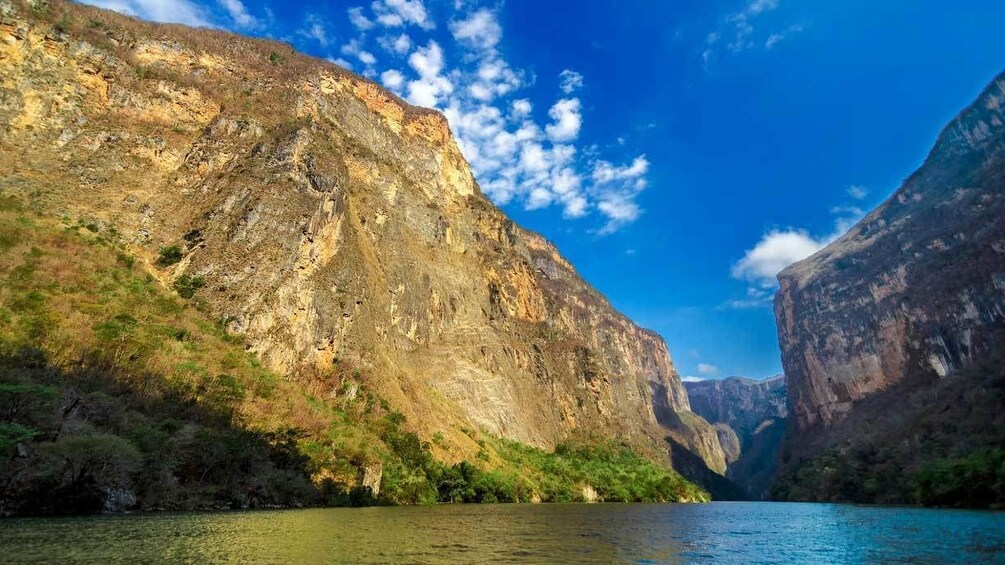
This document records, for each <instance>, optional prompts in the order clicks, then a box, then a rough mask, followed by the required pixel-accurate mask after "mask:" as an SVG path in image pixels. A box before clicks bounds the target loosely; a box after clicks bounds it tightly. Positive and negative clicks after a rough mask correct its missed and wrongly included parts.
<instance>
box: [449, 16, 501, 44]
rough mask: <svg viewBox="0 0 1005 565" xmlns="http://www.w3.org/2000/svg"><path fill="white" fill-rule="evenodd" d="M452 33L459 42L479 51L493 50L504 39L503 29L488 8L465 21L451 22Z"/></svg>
mask: <svg viewBox="0 0 1005 565" xmlns="http://www.w3.org/2000/svg"><path fill="white" fill-rule="evenodd" d="M450 32H451V33H452V34H453V35H454V39H456V40H457V41H460V42H463V43H466V44H468V45H471V46H474V47H477V48H479V49H492V48H493V47H495V46H496V45H497V44H498V43H499V41H500V40H501V39H502V27H500V26H499V22H498V21H497V20H496V17H495V14H494V13H493V12H492V11H491V10H489V9H487V8H482V9H481V10H478V11H477V12H475V13H473V14H471V15H470V16H468V17H467V18H465V19H462V20H455V21H453V22H451V23H450Z"/></svg>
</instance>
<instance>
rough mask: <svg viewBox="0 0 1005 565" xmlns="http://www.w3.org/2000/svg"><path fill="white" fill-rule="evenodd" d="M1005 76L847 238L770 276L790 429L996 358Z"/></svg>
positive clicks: (1003, 306) (1003, 269) (1003, 312)
mask: <svg viewBox="0 0 1005 565" xmlns="http://www.w3.org/2000/svg"><path fill="white" fill-rule="evenodd" d="M1003 120H1005V75H999V76H998V77H997V78H996V79H995V80H994V81H992V82H991V84H990V85H988V87H987V88H986V89H985V90H984V91H983V92H982V93H981V95H980V96H979V97H978V99H977V101H976V102H974V103H973V104H972V105H971V106H970V107H968V108H967V109H966V110H964V111H963V112H962V113H961V114H960V115H959V116H958V117H956V118H955V119H954V120H953V121H952V122H951V123H950V124H949V125H948V126H946V128H945V129H944V130H943V131H942V133H941V135H940V136H939V139H938V141H937V142H936V144H935V147H934V149H933V150H932V151H931V153H930V154H929V156H928V158H927V159H926V160H925V163H924V164H923V165H922V167H921V168H920V169H918V171H917V172H915V173H914V174H912V175H911V176H910V177H909V178H908V179H907V180H906V181H905V182H904V184H903V185H902V186H901V187H900V188H899V189H898V190H897V191H896V192H895V193H894V195H893V196H892V197H891V198H890V199H889V200H887V201H886V202H884V203H883V204H882V205H880V206H879V207H878V208H877V209H876V210H874V211H872V212H871V213H870V214H869V215H867V216H866V217H865V218H864V219H863V220H862V221H861V222H859V223H858V225H856V226H855V227H854V228H852V229H851V230H850V231H849V232H848V233H847V234H845V235H844V236H842V237H841V238H840V239H838V240H837V241H835V242H834V243H832V244H830V245H828V246H827V247H826V248H824V249H823V250H822V251H820V252H818V253H817V254H815V255H813V256H812V257H810V258H809V259H806V260H804V261H801V262H799V263H796V264H795V265H792V266H790V267H788V268H787V269H785V270H784V271H782V272H781V274H779V276H778V279H779V282H780V285H781V288H780V290H779V292H778V294H777V295H776V297H775V313H776V317H777V320H778V336H779V343H780V345H781V349H782V359H783V364H784V367H785V375H786V379H787V387H788V391H789V399H790V404H791V406H792V409H793V412H794V416H795V418H796V423H797V425H798V427H799V428H807V427H810V426H813V425H815V424H818V423H819V424H824V425H827V424H829V423H831V422H832V421H833V420H835V419H836V418H840V417H841V416H842V415H843V414H845V413H847V412H848V411H849V410H851V409H852V406H853V405H854V403H855V402H856V401H858V400H860V399H862V398H864V397H866V396H868V395H869V394H872V393H874V392H878V391H881V390H884V389H886V388H888V387H890V386H892V385H894V384H896V383H899V382H901V381H904V380H905V379H910V378H921V379H925V378H932V377H939V378H941V377H946V376H949V375H951V374H952V373H953V372H954V371H956V370H957V369H959V368H960V367H962V366H964V365H966V364H968V363H971V362H973V361H975V360H976V359H979V358H980V357H981V356H983V355H986V353H987V352H988V351H989V350H991V349H992V348H996V347H1001V344H1000V343H998V342H997V341H996V338H995V331H996V330H997V329H1000V328H1002V327H1003V326H1005V152H1003V149H1005V122H1003Z"/></svg>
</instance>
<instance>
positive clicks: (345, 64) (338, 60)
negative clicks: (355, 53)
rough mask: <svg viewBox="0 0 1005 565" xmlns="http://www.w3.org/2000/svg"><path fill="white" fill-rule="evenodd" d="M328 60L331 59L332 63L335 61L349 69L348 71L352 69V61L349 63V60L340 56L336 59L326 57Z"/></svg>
mask: <svg viewBox="0 0 1005 565" xmlns="http://www.w3.org/2000/svg"><path fill="white" fill-rule="evenodd" d="M328 60H329V61H331V62H332V63H335V64H336V65H338V66H340V67H342V68H343V69H349V70H350V71H351V70H352V63H350V62H349V61H346V60H345V59H343V58H342V57H339V58H337V59H333V58H331V57H328Z"/></svg>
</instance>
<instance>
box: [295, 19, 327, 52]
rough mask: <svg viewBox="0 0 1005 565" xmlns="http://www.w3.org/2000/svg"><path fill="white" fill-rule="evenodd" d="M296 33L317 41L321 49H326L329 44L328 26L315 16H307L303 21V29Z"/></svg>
mask: <svg viewBox="0 0 1005 565" xmlns="http://www.w3.org/2000/svg"><path fill="white" fill-rule="evenodd" d="M297 33H299V34H300V35H302V36H304V37H308V38H310V39H313V40H314V41H317V42H318V43H319V44H320V45H321V46H322V47H328V44H329V43H330V39H329V37H328V24H327V23H326V22H325V21H324V19H323V18H321V16H318V15H317V14H307V17H306V18H305V19H304V27H303V28H302V29H301V30H300V31H299V32H297Z"/></svg>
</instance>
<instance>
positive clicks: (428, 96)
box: [408, 39, 454, 108]
mask: <svg viewBox="0 0 1005 565" xmlns="http://www.w3.org/2000/svg"><path fill="white" fill-rule="evenodd" d="M408 64H409V66H410V67H412V69H413V70H415V72H416V73H418V74H419V78H418V79H416V80H413V81H409V83H408V101H409V102H411V103H412V104H415V105H417V106H428V107H432V108H435V107H437V106H438V105H439V104H440V102H441V100H443V99H444V98H445V97H446V96H447V95H449V94H450V93H452V92H453V91H454V85H453V83H452V82H450V80H448V79H447V78H446V77H444V76H443V75H441V74H440V72H441V71H442V70H443V49H442V48H440V45H439V44H438V43H436V42H435V41H433V40H432V39H430V40H429V43H428V44H426V46H425V47H420V48H418V49H416V50H415V52H413V53H412V54H411V55H410V56H409V57H408Z"/></svg>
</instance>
